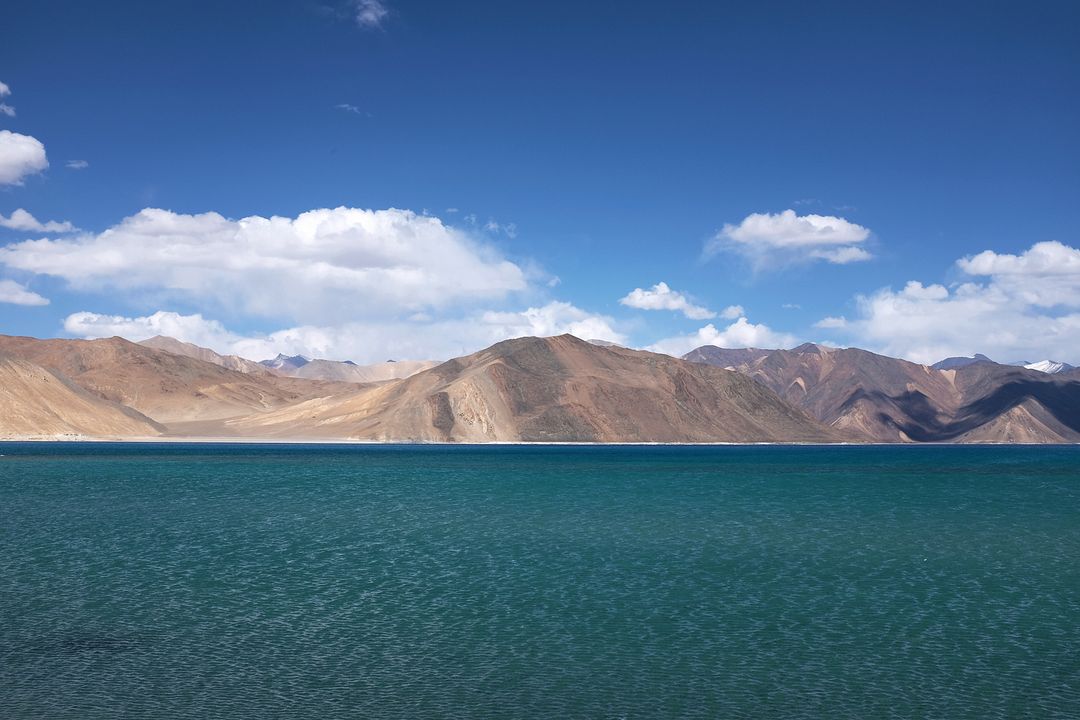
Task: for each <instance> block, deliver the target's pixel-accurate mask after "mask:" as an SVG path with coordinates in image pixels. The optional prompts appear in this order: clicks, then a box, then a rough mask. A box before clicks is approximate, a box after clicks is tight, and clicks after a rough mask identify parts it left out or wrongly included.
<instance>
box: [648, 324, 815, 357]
mask: <svg viewBox="0 0 1080 720" xmlns="http://www.w3.org/2000/svg"><path fill="white" fill-rule="evenodd" d="M702 345H715V346H717V347H722V348H748V347H753V348H779V347H791V346H793V345H795V338H794V337H793V336H792V335H788V334H787V333H781V332H776V331H775V330H773V329H772V328H770V327H769V326H767V325H764V324H754V323H752V322H750V321H749V320H747V319H746V318H745V317H740V318H739V319H738V320H736V321H735V322H733V323H731V324H730V325H728V326H727V327H725V328H723V329H718V328H717V327H716V326H714V325H713V324H712V323H709V324H708V325H706V326H705V327H703V328H700V329H699V330H698V331H697V332H694V333H690V334H689V335H678V336H676V337H670V338H665V339H664V340H660V341H659V342H656V343H654V344H652V345H650V346H649V347H647V348H646V350H652V351H653V352H659V353H665V354H667V355H674V356H675V357H681V356H683V355H685V354H686V353H688V352H690V351H691V350H693V349H694V348H699V347H701V346H702Z"/></svg>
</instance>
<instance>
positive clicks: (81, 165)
mask: <svg viewBox="0 0 1080 720" xmlns="http://www.w3.org/2000/svg"><path fill="white" fill-rule="evenodd" d="M64 167H66V168H68V169H69V170H85V169H86V168H88V167H90V163H88V162H86V161H85V160H68V161H67V164H66V165H64Z"/></svg>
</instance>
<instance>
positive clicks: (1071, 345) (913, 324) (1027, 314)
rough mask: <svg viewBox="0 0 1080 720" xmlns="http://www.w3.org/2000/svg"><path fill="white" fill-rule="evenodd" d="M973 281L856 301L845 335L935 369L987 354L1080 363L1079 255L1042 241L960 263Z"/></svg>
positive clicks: (884, 292) (888, 291)
mask: <svg viewBox="0 0 1080 720" xmlns="http://www.w3.org/2000/svg"><path fill="white" fill-rule="evenodd" d="M957 267H958V268H959V269H960V271H961V272H963V273H965V274H966V275H968V276H969V277H971V278H973V279H972V280H968V281H965V282H961V283H957V284H954V285H952V286H950V287H946V286H945V285H941V284H936V283H931V284H928V285H924V284H923V283H921V282H918V281H911V282H908V283H907V284H906V285H905V286H904V287H903V288H902V289H901V290H894V289H892V288H884V289H881V290H878V291H877V292H875V293H872V294H870V295H863V296H859V297H858V298H856V302H857V306H858V310H859V317H858V318H857V319H855V320H849V321H848V324H847V328H846V330H845V332H846V333H847V334H850V335H851V336H852V338H853V340H854V341H855V342H858V343H860V344H864V345H866V346H868V347H869V348H870V349H873V350H876V351H878V352H882V353H885V354H888V355H895V356H899V357H904V358H907V359H909V360H914V361H916V362H921V363H927V364H929V363H933V362H936V361H938V360H940V359H942V358H944V357H948V356H952V355H972V354H973V353H976V352H981V353H984V354H986V355H989V356H990V357H993V358H995V359H999V360H1003V361H1012V360H1015V359H1018V358H1027V359H1040V360H1041V359H1053V360H1065V361H1073V362H1075V361H1077V360H1080V357H1078V355H1077V353H1078V352H1080V351H1078V348H1080V250H1078V249H1076V248H1073V247H1069V246H1067V245H1064V244H1062V243H1058V242H1041V243H1037V244H1035V245H1033V246H1032V247H1031V248H1030V249H1028V250H1027V251H1025V252H1023V253H1020V254H1018V255H1010V254H1001V253H996V252H993V251H986V252H982V253H979V254H978V255H975V256H972V257H966V258H961V259H960V260H958V261H957Z"/></svg>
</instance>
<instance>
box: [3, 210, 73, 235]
mask: <svg viewBox="0 0 1080 720" xmlns="http://www.w3.org/2000/svg"><path fill="white" fill-rule="evenodd" d="M0 227H5V228H9V229H11V230H27V231H30V232H56V233H67V232H75V231H76V230H78V228H77V227H75V226H74V225H72V224H71V223H70V222H68V221H67V220H65V221H64V222H56V221H55V220H49V221H47V222H41V221H39V220H38V219H37V218H36V217H34V216H33V215H31V214H30V213H29V212H27V211H26V210H23V209H22V208H19V209H18V210H15V211H13V212H12V213H11V216H10V217H4V215H3V214H2V213H0Z"/></svg>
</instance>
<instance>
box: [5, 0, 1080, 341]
mask: <svg viewBox="0 0 1080 720" xmlns="http://www.w3.org/2000/svg"><path fill="white" fill-rule="evenodd" d="M389 6H390V9H391V15H390V16H389V17H388V18H387V20H386V22H385V23H384V26H383V27H382V28H381V29H378V30H374V31H363V30H360V29H358V28H357V27H356V25H355V24H354V23H352V22H351V21H350V20H349V19H348V18H347V17H343V14H344V9H343V7H342V6H335V5H333V4H329V3H324V4H321V3H318V2H314V1H313V0H277V1H273V2H268V1H260V2H254V1H249V0H243V1H238V2H227V3H226V2H171V3H158V2H103V3H85V2H48V1H44V2H43V1H40V0H38V1H34V2H27V1H22V0H15V1H14V2H10V1H9V2H7V3H5V6H4V10H3V11H2V14H0V15H2V18H3V20H2V25H3V29H2V30H0V36H2V38H3V40H2V42H0V80H3V81H4V82H6V83H8V84H9V85H11V86H12V89H13V91H14V94H13V96H12V98H11V100H12V104H14V105H16V106H17V108H18V116H17V117H16V118H14V119H7V118H0V120H2V121H3V122H0V127H3V128H7V129H11V130H15V131H19V132H25V133H28V134H32V135H34V136H35V137H37V138H39V139H41V140H42V141H43V142H44V143H45V144H46V147H47V149H48V153H49V157H50V161H51V163H52V167H51V168H50V170H49V171H48V173H46V174H45V175H44V176H42V177H35V178H30V179H29V180H28V181H27V183H26V184H25V185H24V186H23V187H16V188H9V189H6V190H3V191H0V212H3V213H9V212H10V211H11V210H13V209H15V208H17V207H25V208H27V209H29V210H31V211H32V212H33V213H34V214H35V215H36V216H37V217H39V218H43V219H44V218H49V219H70V220H71V221H73V222H74V223H76V224H77V225H79V226H80V227H83V228H87V229H91V230H103V229H105V228H106V227H108V226H110V225H112V224H114V223H116V222H118V221H119V220H120V219H121V218H123V217H125V216H127V215H130V214H132V213H134V212H137V211H138V210H139V209H141V208H143V207H146V206H157V207H164V208H168V209H171V210H174V211H177V212H204V211H209V210H214V211H217V212H220V213H222V214H224V215H226V216H230V217H242V216H245V215H251V214H261V215H271V214H281V215H296V214H297V213H299V212H302V211H305V210H308V209H311V208H316V207H333V206H337V205H350V206H358V207H369V208H385V207H401V208H409V209H412V210H416V211H418V212H419V211H421V210H424V209H427V210H428V211H430V212H431V213H432V214H435V215H438V216H440V217H442V218H444V219H445V220H447V221H450V222H460V218H461V217H462V216H463V215H465V214H468V213H475V214H476V215H477V216H478V218H479V219H480V220H481V222H484V221H487V220H488V219H495V220H497V221H499V222H501V223H508V222H513V223H515V224H516V225H517V227H518V235H517V237H516V238H509V237H506V236H505V235H502V236H498V237H493V238H491V242H493V243H495V244H497V245H498V246H499V247H500V248H501V249H502V250H503V252H505V253H506V254H507V255H508V257H510V258H511V259H514V260H517V261H521V262H526V261H534V262H536V263H538V264H539V265H540V266H541V267H543V268H544V269H545V270H547V271H548V272H550V273H552V274H554V275H557V276H558V277H559V278H561V284H560V286H559V289H558V293H559V295H560V297H562V298H565V299H567V300H570V301H572V302H574V303H575V304H576V305H579V306H581V307H585V308H588V309H589V310H592V311H596V312H603V313H607V314H611V315H614V316H616V317H619V318H623V319H625V320H626V321H627V322H629V323H631V324H633V326H634V327H635V328H637V329H636V331H635V332H636V337H639V338H640V339H641V341H646V340H648V339H650V338H654V337H658V336H661V335H664V334H672V333H673V332H678V331H689V330H692V329H693V328H695V327H697V326H698V325H700V323H698V322H694V321H690V320H685V319H683V318H679V317H677V316H673V315H671V314H668V313H662V314H661V313H637V312H634V311H630V310H628V309H626V308H622V307H620V306H619V304H618V302H617V300H618V298H619V297H621V296H623V295H625V294H626V293H627V292H628V291H629V290H630V289H632V288H634V287H645V286H648V285H652V284H653V283H656V282H658V281H660V280H664V281H666V282H668V283H669V284H670V285H671V286H672V287H675V288H677V289H679V290H683V291H685V292H689V293H692V294H693V295H694V296H695V297H696V298H697V299H699V300H700V301H702V302H703V303H705V304H707V305H709V306H710V307H713V308H717V309H719V308H722V307H723V306H725V305H728V304H734V303H737V304H741V305H743V306H745V307H746V308H747V310H748V311H749V313H750V315H751V317H752V319H753V320H754V321H755V322H766V323H768V324H769V325H771V326H773V327H776V328H778V329H780V330H786V331H789V332H793V333H795V334H799V335H803V336H806V337H807V339H812V338H813V337H816V336H818V335H822V333H820V332H819V331H814V330H811V329H809V328H810V325H811V323H813V322H814V321H815V320H817V319H819V318H820V317H822V316H824V315H838V314H842V313H844V312H848V313H850V312H851V303H852V298H853V296H854V295H855V294H857V293H865V292H870V291H873V290H874V289H876V288H879V287H882V286H887V285H892V286H898V285H902V284H903V283H904V282H905V281H907V280H909V279H921V280H924V281H926V282H939V281H942V280H948V279H949V277H950V273H951V272H953V271H952V270H951V268H952V265H953V263H954V261H955V260H956V259H957V258H959V257H961V256H964V255H966V254H970V253H975V252H979V251H982V250H985V249H994V250H996V251H999V252H1017V251H1022V250H1023V249H1025V248H1027V247H1029V246H1030V245H1031V244H1032V243H1034V242H1037V241H1040V240H1051V239H1057V240H1061V241H1062V242H1066V243H1069V244H1073V245H1075V244H1077V242H1080V219H1078V214H1077V208H1078V207H1080V41H1078V38H1080V4H1078V3H1076V2H1036V3H1026V2H947V3H930V2H926V3H892V2H887V3H866V2H857V3H856V2H828V3H804V2H791V3H785V2H760V3H757V2H755V3H705V2H680V1H674V2H666V3H656V2H625V1H623V2H564V1H562V0H554V1H547V2H542V3H539V2H533V3H524V2H505V1H502V2H496V1H493V0H492V1H487V0H476V1H470V2H460V3H450V2H424V1H421V0H394V1H393V2H391V3H389ZM341 103H349V104H352V105H354V106H356V107H358V108H359V109H360V110H361V111H362V112H361V113H360V114H356V113H350V112H345V111H342V110H339V109H336V108H335V106H336V105H338V104H341ZM74 158H78V159H85V160H87V161H89V162H90V167H89V168H88V169H87V170H85V171H81V172H73V171H68V170H66V169H65V168H64V167H63V164H64V162H65V161H67V160H69V159H74ZM799 201H802V202H801V204H798V205H796V203H797V202H799ZM789 207H790V208H795V209H796V210H799V211H800V212H818V213H821V214H832V215H839V216H842V217H845V218H847V219H848V220H851V221H853V222H857V223H859V224H862V225H864V226H866V227H868V228H870V229H871V230H872V231H873V233H874V235H873V239H872V241H871V247H872V249H873V251H874V253H875V256H876V257H875V259H874V260H872V261H870V262H867V263H859V264H853V265H846V266H832V265H824V264H816V265H813V266H805V267H800V268H794V269H789V270H787V271H784V272H781V273H772V274H763V275H759V276H756V277H755V276H752V275H751V274H750V273H748V272H747V269H746V266H745V264H743V263H742V262H740V261H738V260H736V259H733V258H730V257H726V256H720V257H717V258H715V259H713V260H711V261H708V262H703V261H702V259H701V251H702V245H703V243H704V242H705V240H706V239H707V238H709V237H710V236H711V235H713V234H714V233H715V232H716V231H717V230H718V229H719V228H720V227H721V226H722V225H723V224H724V223H726V222H731V223H737V222H738V221H739V220H741V219H742V218H744V217H745V216H746V215H748V214H750V213H752V212H779V211H781V210H784V209H786V208H789ZM446 208H460V211H461V212H460V214H459V215H457V216H456V218H458V219H457V220H455V217H452V216H450V215H447V214H446V213H445V210H446ZM23 237H24V235H22V234H19V233H15V232H12V231H4V230H0V242H5V243H6V242H14V241H17V240H21V239H23ZM35 287H36V288H44V289H45V290H48V291H49V293H48V294H49V295H50V297H51V298H52V300H53V302H52V304H51V305H50V306H47V307H43V308H24V307H16V306H10V305H9V306H0V315H2V316H3V317H2V321H3V322H2V325H3V328H2V330H3V331H4V332H22V333H30V334H36V335H46V336H49V335H55V334H57V333H58V328H59V322H60V320H62V318H63V317H64V316H65V315H66V314H67V313H69V312H73V311H75V310H82V309H88V305H91V304H92V306H93V309H94V310H96V311H102V312H110V311H115V312H125V313H128V314H130V313H132V312H140V311H145V310H148V309H149V310H152V309H153V308H132V307H130V306H128V305H125V303H124V301H123V300H121V299H119V298H115V299H114V298H108V297H103V298H96V299H95V301H94V302H93V303H88V302H87V300H86V298H85V297H71V296H67V295H65V294H64V293H63V292H62V287H61V286H60V285H59V284H58V283H54V284H52V285H42V284H40V283H39V284H37V285H35ZM784 303H797V304H799V305H801V306H802V309H801V310H791V309H783V308H782V307H781V306H782V305H783V304H784ZM172 309H177V310H183V309H184V308H182V307H173V308H172ZM251 327H252V328H255V327H258V325H257V324H254V325H252V326H251ZM237 329H238V330H244V329H245V328H243V327H240V328H237Z"/></svg>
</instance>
